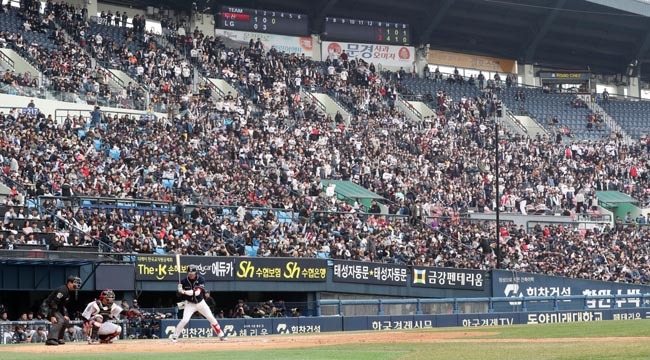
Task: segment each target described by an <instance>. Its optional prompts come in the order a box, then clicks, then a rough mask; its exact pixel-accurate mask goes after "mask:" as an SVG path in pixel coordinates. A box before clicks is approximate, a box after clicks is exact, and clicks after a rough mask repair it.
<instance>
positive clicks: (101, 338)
mask: <svg viewBox="0 0 650 360" xmlns="http://www.w3.org/2000/svg"><path fill="white" fill-rule="evenodd" d="M118 336H120V331H116V332H114V333H112V334H108V335H100V336H99V343H100V344H109V343H110V342H111V341H112V340H113V339H115V338H116V337H118Z"/></svg>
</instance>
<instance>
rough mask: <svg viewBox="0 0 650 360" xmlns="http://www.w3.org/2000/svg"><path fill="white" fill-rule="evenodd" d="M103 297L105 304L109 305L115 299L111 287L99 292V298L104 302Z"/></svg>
mask: <svg viewBox="0 0 650 360" xmlns="http://www.w3.org/2000/svg"><path fill="white" fill-rule="evenodd" d="M104 299H106V304H107V305H110V304H112V303H113V301H115V293H114V292H113V290H111V289H106V290H104V291H102V293H101V294H99V300H101V301H102V302H104Z"/></svg>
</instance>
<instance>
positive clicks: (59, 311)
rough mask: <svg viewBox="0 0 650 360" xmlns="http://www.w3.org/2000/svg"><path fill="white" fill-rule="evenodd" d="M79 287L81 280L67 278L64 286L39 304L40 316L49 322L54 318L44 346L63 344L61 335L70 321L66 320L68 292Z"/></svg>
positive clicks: (71, 277) (72, 277)
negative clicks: (54, 320)
mask: <svg viewBox="0 0 650 360" xmlns="http://www.w3.org/2000/svg"><path fill="white" fill-rule="evenodd" d="M79 285H81V280H80V279H79V278H78V277H75V276H69V277H68V280H67V281H66V284H65V285H61V286H60V287H58V288H57V289H56V290H54V291H52V293H51V294H50V295H49V296H48V297H47V298H46V299H45V300H44V301H43V303H42V304H41V314H42V315H43V317H45V318H46V319H47V320H49V321H51V319H52V318H56V324H52V326H51V327H50V331H49V332H48V334H47V341H46V342H45V344H46V345H59V344H64V343H65V342H64V340H63V335H64V334H65V329H67V328H68V325H69V324H70V321H69V320H67V316H68V309H67V308H66V304H67V303H68V300H70V290H77V289H78V288H79Z"/></svg>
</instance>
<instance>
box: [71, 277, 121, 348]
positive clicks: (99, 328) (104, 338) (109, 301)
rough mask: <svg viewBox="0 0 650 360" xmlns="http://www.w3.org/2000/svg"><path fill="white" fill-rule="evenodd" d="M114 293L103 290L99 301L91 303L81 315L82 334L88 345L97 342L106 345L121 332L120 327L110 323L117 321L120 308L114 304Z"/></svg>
mask: <svg viewBox="0 0 650 360" xmlns="http://www.w3.org/2000/svg"><path fill="white" fill-rule="evenodd" d="M114 301H115V293H114V292H113V290H109V289H107V290H104V291H102V293H101V294H100V295H99V299H96V300H95V301H91V302H90V303H88V305H87V306H86V309H85V310H84V312H83V313H82V314H81V316H82V317H83V319H84V332H85V333H86V335H87V336H88V344H93V343H96V342H97V339H98V338H99V343H101V344H108V343H110V342H112V340H113V339H114V338H116V337H118V336H120V333H121V332H122V327H121V326H119V325H117V324H114V323H112V322H110V320H119V318H120V314H121V313H122V311H123V310H122V307H120V306H119V305H117V304H115V303H114Z"/></svg>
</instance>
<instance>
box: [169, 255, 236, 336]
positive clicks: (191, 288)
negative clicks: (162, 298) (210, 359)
mask: <svg viewBox="0 0 650 360" xmlns="http://www.w3.org/2000/svg"><path fill="white" fill-rule="evenodd" d="M190 272H191V275H192V276H193V277H194V278H193V279H190V278H189V276H188V278H186V279H183V280H181V283H180V284H178V293H179V294H180V295H181V296H182V297H183V303H184V308H183V319H182V320H181V321H180V322H179V323H178V325H176V329H175V330H174V334H173V335H172V340H173V341H176V339H177V338H178V337H179V336H180V335H181V333H182V332H183V329H184V328H185V325H187V323H188V322H189V321H190V318H192V315H193V314H194V313H195V312H198V313H199V314H201V315H203V316H204V317H205V318H206V319H207V320H208V321H209V322H210V325H211V326H212V329H213V330H214V332H215V334H217V336H218V337H219V338H220V339H221V340H226V336H225V335H226V334H224V332H223V330H221V327H220V326H219V322H218V321H217V319H216V318H215V317H214V315H212V311H210V308H209V307H208V304H206V302H205V280H204V279H203V276H200V275H198V274H196V271H195V270H194V269H193V268H192V266H190V269H189V270H188V275H190Z"/></svg>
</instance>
